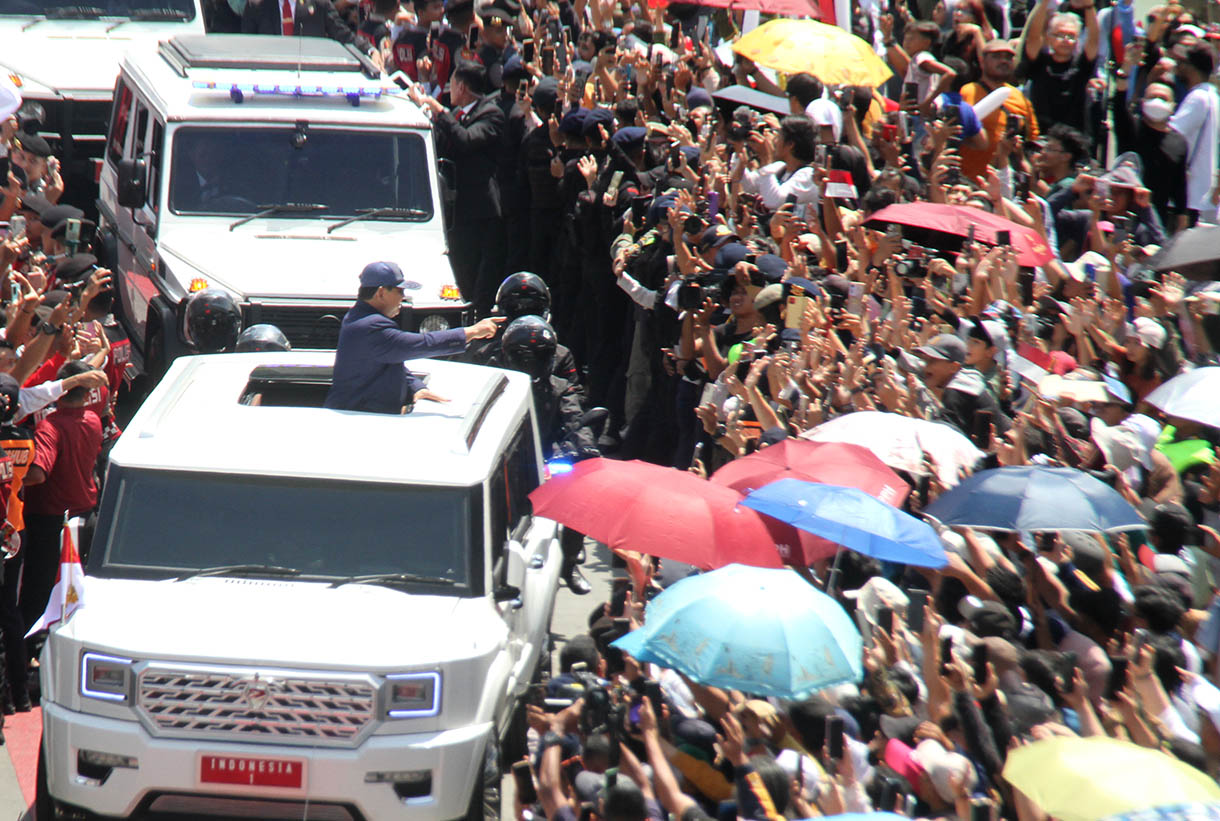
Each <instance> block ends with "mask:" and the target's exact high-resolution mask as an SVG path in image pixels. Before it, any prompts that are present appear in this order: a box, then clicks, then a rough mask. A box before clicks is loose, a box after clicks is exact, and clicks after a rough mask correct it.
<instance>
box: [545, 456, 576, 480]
mask: <svg viewBox="0 0 1220 821" xmlns="http://www.w3.org/2000/svg"><path fill="white" fill-rule="evenodd" d="M546 467H547V470H549V471H550V472H551V475H552V476H560V475H562V474H564V473H571V472H572V463H571V462H570V461H568V460H567V459H551V460H549V461H548V462H547V463H546Z"/></svg>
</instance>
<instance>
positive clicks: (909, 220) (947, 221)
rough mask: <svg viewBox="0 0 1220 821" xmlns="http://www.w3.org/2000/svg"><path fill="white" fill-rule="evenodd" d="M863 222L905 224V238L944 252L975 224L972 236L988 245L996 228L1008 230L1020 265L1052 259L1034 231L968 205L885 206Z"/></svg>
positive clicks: (874, 225)
mask: <svg viewBox="0 0 1220 821" xmlns="http://www.w3.org/2000/svg"><path fill="white" fill-rule="evenodd" d="M866 224H867V225H868V226H869V227H870V228H884V227H885V226H886V225H890V224H894V225H902V226H906V227H907V228H908V229H910V230H904V231H903V232H902V233H903V236H904V237H905V238H907V239H910V240H916V241H919V240H921V239H922V240H923V241H925V242H927V244H929V245H931V246H933V247H936V248H940V249H941V250H945V251H956V250H958V249H959V248H960V247H961V243H960V242H958V241H957V239H958V238H961V237H967V236H969V234H970V226H971V225H973V226H974V238H975V239H977V240H978V241H979V242H983V243H986V244H988V245H995V244H997V242H998V240H997V237H996V232H997V231H1008V232H1009V234H1011V236H1012V247H1013V248H1014V249H1016V252H1017V263H1018V264H1019V265H1026V266H1035V265H1045V264H1046V263H1048V262H1050V261H1051V260H1052V259H1054V258H1055V255H1054V254H1052V253H1051V249H1050V248H1049V247H1048V246H1047V244H1046V242H1045V240H1043V239H1042V237H1041V236H1039V235H1038V232H1037V231H1034V230H1033V229H1032V228H1026V227H1025V226H1024V225H1018V224H1017V223H1015V222H1013V221H1012V220H1009V219H1005V218H1004V217H998V216H996V215H995V214H992V213H989V212H987V211H984V210H983V209H981V208H974V207H972V206H969V205H942V204H940V203H934V202H904V203H898V204H896V205H887V206H886V207H885V208H882V209H881V210H880V211H878V212H877V213H875V214H873V215H872V217H870V218H869V220H868V222H867V223H866Z"/></svg>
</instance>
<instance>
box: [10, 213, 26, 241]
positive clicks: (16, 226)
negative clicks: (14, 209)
mask: <svg viewBox="0 0 1220 821" xmlns="http://www.w3.org/2000/svg"><path fill="white" fill-rule="evenodd" d="M8 235H9V238H10V239H21V238H22V237H24V236H25V216H24V215H22V214H14V215H13V216H11V217H9V221H8Z"/></svg>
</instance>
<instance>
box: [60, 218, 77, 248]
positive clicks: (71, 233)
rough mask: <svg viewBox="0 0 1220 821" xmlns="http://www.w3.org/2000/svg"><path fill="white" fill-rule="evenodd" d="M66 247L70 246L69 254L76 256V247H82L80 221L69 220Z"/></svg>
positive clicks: (65, 233)
mask: <svg viewBox="0 0 1220 821" xmlns="http://www.w3.org/2000/svg"><path fill="white" fill-rule="evenodd" d="M64 245H67V246H68V253H69V254H75V253H76V246H78V245H80V220H79V219H70V220H68V227H67V229H66V230H65V232H64Z"/></svg>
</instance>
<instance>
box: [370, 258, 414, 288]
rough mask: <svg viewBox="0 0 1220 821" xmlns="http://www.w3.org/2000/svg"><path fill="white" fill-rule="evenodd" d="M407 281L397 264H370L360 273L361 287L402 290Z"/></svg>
mask: <svg viewBox="0 0 1220 821" xmlns="http://www.w3.org/2000/svg"><path fill="white" fill-rule="evenodd" d="M406 279H407V278H406V277H404V276H403V275H402V269H401V268H399V267H398V263H397V262H370V263H369V264H368V265H366V266H364V270H363V271H361V272H360V287H361V288H401V287H402V284H403V282H405V281H406Z"/></svg>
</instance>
